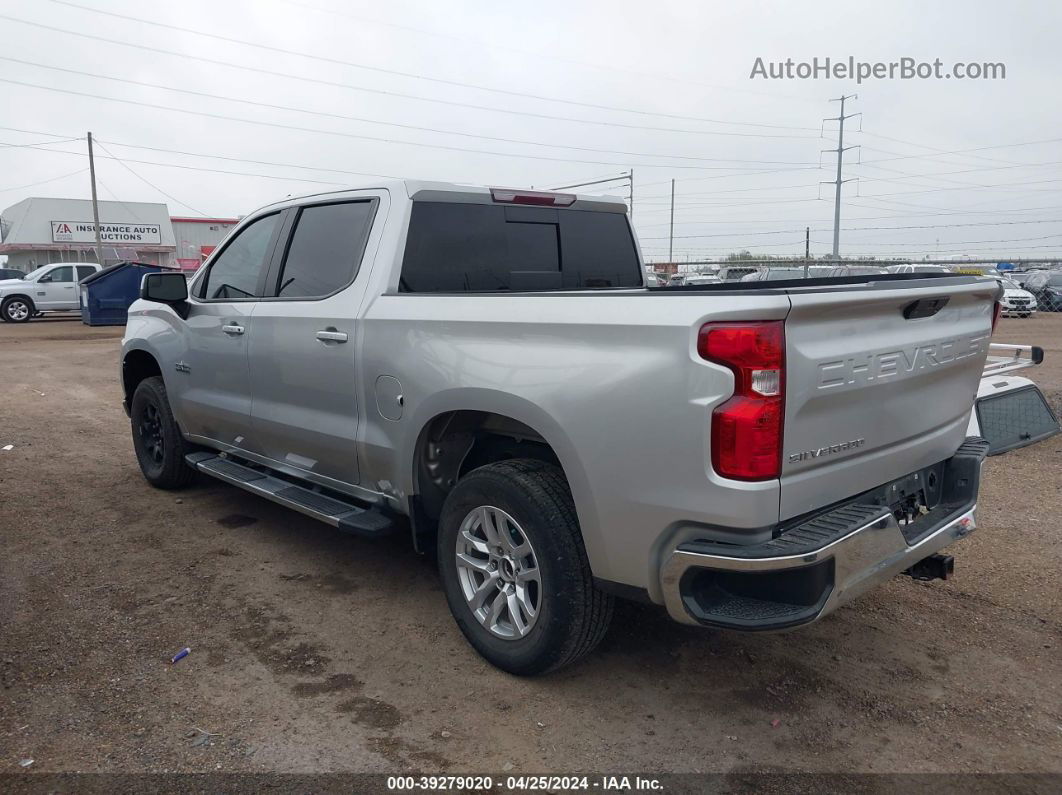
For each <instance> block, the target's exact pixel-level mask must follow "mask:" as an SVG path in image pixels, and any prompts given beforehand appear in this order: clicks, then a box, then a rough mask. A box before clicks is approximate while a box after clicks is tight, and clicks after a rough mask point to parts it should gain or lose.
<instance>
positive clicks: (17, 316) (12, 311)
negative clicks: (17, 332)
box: [4, 299, 30, 323]
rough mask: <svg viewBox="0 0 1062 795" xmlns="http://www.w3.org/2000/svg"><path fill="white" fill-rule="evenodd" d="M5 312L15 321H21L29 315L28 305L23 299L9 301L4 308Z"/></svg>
mask: <svg viewBox="0 0 1062 795" xmlns="http://www.w3.org/2000/svg"><path fill="white" fill-rule="evenodd" d="M4 311H5V312H6V313H7V317H8V319H10V320H13V321H15V322H16V323H18V322H21V321H23V320H25V319H26V318H28V317H29V314H30V309H29V305H28V304H27V303H26V302H25V301H19V300H17V299H16V300H14V301H9V302H8V304H7V307H6V308H5V310H4Z"/></svg>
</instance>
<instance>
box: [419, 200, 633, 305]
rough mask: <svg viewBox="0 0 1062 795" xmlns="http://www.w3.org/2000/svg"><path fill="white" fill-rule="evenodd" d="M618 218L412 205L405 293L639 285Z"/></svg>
mask: <svg viewBox="0 0 1062 795" xmlns="http://www.w3.org/2000/svg"><path fill="white" fill-rule="evenodd" d="M641 285H642V275H641V267H640V266H639V264H638V256H637V252H636V251H635V248H634V239H633V238H632V237H631V233H630V229H629V228H628V226H627V219H626V216H624V215H623V214H622V213H610V212H595V211H585V210H556V209H553V208H545V207H523V206H511V205H510V206H505V207H502V206H498V205H490V204H452V203H445V202H415V203H414V204H413V210H412V214H411V216H410V221H409V234H408V236H407V241H406V252H405V258H404V260H403V263H402V281H401V284H400V288H401V290H402V291H403V292H412V293H436V292H447V293H461V292H507V291H528V290H551V289H566V290H572V289H587V288H605V287H640V286H641Z"/></svg>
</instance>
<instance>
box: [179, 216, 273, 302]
mask: <svg viewBox="0 0 1062 795" xmlns="http://www.w3.org/2000/svg"><path fill="white" fill-rule="evenodd" d="M279 218H280V215H279V214H277V213H274V214H273V215H267V216H265V217H264V218H259V219H258V220H257V221H254V222H252V223H251V224H250V225H249V226H245V227H244V228H243V229H242V230H240V233H239V234H238V235H237V236H236V237H235V238H234V239H233V240H232V241H231V242H230V243H229V244H228V245H226V246H225V250H224V251H222V252H221V254H219V255H218V257H217V259H215V260H214V262H213V263H212V264H211V266H210V270H209V271H208V272H207V274H206V278H204V279H203V286H202V289H201V290H200V292H199V297H200V298H205V299H207V300H211V301H216V300H224V299H226V298H258V297H261V293H260V291H259V289H258V283H259V279H260V278H261V276H262V270H263V269H264V268H265V266H266V264H267V259H268V256H269V253H270V250H271V246H270V243H271V242H272V240H273V233H274V232H275V231H276V227H277V221H278V219H279Z"/></svg>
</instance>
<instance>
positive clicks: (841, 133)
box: [822, 94, 862, 259]
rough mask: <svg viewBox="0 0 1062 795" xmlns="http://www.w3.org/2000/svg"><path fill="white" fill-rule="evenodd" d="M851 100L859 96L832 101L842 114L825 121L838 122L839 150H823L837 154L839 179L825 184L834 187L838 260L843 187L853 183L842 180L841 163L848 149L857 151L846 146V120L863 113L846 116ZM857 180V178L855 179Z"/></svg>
mask: <svg viewBox="0 0 1062 795" xmlns="http://www.w3.org/2000/svg"><path fill="white" fill-rule="evenodd" d="M849 99H859V95H858V94H849V95H848V96H843V95H842V96H840V97H838V98H837V99H831V100H830V102H840V103H841V113H840V115H839V116H833V117H831V118H828V119H823V120H822V121H823V124H825V123H826V122H828V121H835V122H837V148H836V149H823V150H822V151H823V152H836V153H837V178H836V179H834V180H826V181H825V182H824V183H823V184H826V185H833V186H834V198H833V258H834V259H837V258H838V257H839V256H840V252H839V248H840V243H841V185H843V184H844V183H845V182H851V180H849V179H841V163H842V162H843V160H844V153H845V151H846V150H848V149H856V148H858V147H856V146H845V145H844V120H845V119H851V118H852V117H853V116H861V115H862V114H861V113H849V114H848V115H847V116H845V115H844V103H845V101H846V100H849ZM853 179H855V177H853Z"/></svg>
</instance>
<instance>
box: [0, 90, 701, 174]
mask: <svg viewBox="0 0 1062 795" xmlns="http://www.w3.org/2000/svg"><path fill="white" fill-rule="evenodd" d="M0 82H4V83H10V84H12V85H18V86H25V87H27V88H35V89H38V90H41V91H53V92H57V93H60V94H70V95H73V96H79V97H88V98H90V99H102V100H105V101H107V102H120V103H122V104H125V105H136V106H139V107H144V108H154V109H155V110H165V111H169V112H171V113H186V114H189V115H192V116H201V117H204V118H209V119H222V120H225V121H235V122H240V123H242V124H253V125H257V126H262V127H274V128H277V129H282V130H292V131H295V132H305V133H315V134H317V135H334V136H338V137H340V138H355V139H358V140H363V141H375V142H378V143H387V144H400V145H404V146H418V147H423V148H427V149H442V150H446V151H451V152H467V153H470V154H479V155H490V156H494V157H504V158H509V159H512V158H514V157H515V158H522V159H524V160H546V161H550V162H554V163H591V164H595V165H606V166H616V167H622V166H626V165H628V164H627V163H615V162H612V161H609V160H584V159H580V158H567V157H548V156H546V155H533V154H520V153H516V152H495V151H492V150H489V149H470V148H468V147H462V146H451V145H448V144H428V143H421V142H418V141H400V140H394V139H390V138H380V137H377V136H370V135H358V134H357V133H349V132H342V131H339V130H321V129H318V128H314V127H301V126H298V125H293V124H281V123H280V122H270V121H262V120H259V119H244V118H240V117H239V116H228V115H226V114H223V113H210V112H208V111H202V110H190V109H188V108H177V107H174V106H172V105H160V104H157V103H154V102H141V101H139V100H133V99H123V98H120V97H108V96H106V95H104V94H93V93H91V92H88V91H74V90H73V89H69V88H58V87H55V86H42V85H39V84H37V83H28V82H25V81H22V80H12V79H11V78H7V77H3V78H0ZM633 165H636V166H639V167H640V168H681V169H691V170H695V171H708V170H712V168H713V167H712V166H692V165H681V164H669V165H661V164H657V163H634V164H633Z"/></svg>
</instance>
